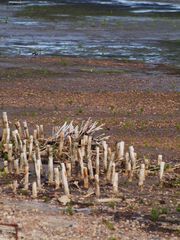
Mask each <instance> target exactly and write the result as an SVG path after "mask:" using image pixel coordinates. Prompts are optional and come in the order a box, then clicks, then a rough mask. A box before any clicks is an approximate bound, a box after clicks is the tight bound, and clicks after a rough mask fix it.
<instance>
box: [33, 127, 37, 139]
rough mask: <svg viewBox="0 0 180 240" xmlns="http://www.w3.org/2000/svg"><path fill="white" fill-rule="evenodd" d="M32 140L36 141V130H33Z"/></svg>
mask: <svg viewBox="0 0 180 240" xmlns="http://www.w3.org/2000/svg"><path fill="white" fill-rule="evenodd" d="M33 138H34V141H37V139H38V132H37V129H34V131H33Z"/></svg>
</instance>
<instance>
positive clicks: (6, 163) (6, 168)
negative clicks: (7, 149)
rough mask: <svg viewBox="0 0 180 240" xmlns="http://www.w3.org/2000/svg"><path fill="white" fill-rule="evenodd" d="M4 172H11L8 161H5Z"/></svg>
mask: <svg viewBox="0 0 180 240" xmlns="http://www.w3.org/2000/svg"><path fill="white" fill-rule="evenodd" d="M4 172H5V173H6V174H8V173H9V169H8V161H4Z"/></svg>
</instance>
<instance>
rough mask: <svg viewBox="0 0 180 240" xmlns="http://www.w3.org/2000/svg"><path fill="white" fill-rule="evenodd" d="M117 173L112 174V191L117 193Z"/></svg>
mask: <svg viewBox="0 0 180 240" xmlns="http://www.w3.org/2000/svg"><path fill="white" fill-rule="evenodd" d="M118 185H119V184H118V173H117V172H115V174H114V179H113V193H115V194H117V193H118Z"/></svg>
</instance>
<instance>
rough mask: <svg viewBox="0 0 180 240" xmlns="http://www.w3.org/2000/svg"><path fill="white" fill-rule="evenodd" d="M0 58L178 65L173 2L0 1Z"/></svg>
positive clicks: (179, 26)
mask: <svg viewBox="0 0 180 240" xmlns="http://www.w3.org/2000/svg"><path fill="white" fill-rule="evenodd" d="M0 10H1V11H0V54H1V55H5V56H9V55H11V56H17V55H28V56H29V55H38V54H39V55H60V56H62V55H68V56H83V57H96V58H116V59H128V60H140V61H145V62H152V63H169V64H174V65H177V66H179V65H180V2H179V1H168V2H164V1H127V0H112V1H108V0H106V1H105V0H104V1H93V0H92V1H32V0H31V1H1V2H0Z"/></svg>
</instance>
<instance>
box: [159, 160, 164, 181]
mask: <svg viewBox="0 0 180 240" xmlns="http://www.w3.org/2000/svg"><path fill="white" fill-rule="evenodd" d="M164 167H165V162H161V163H160V171H159V180H160V182H162V180H163V175H164Z"/></svg>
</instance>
